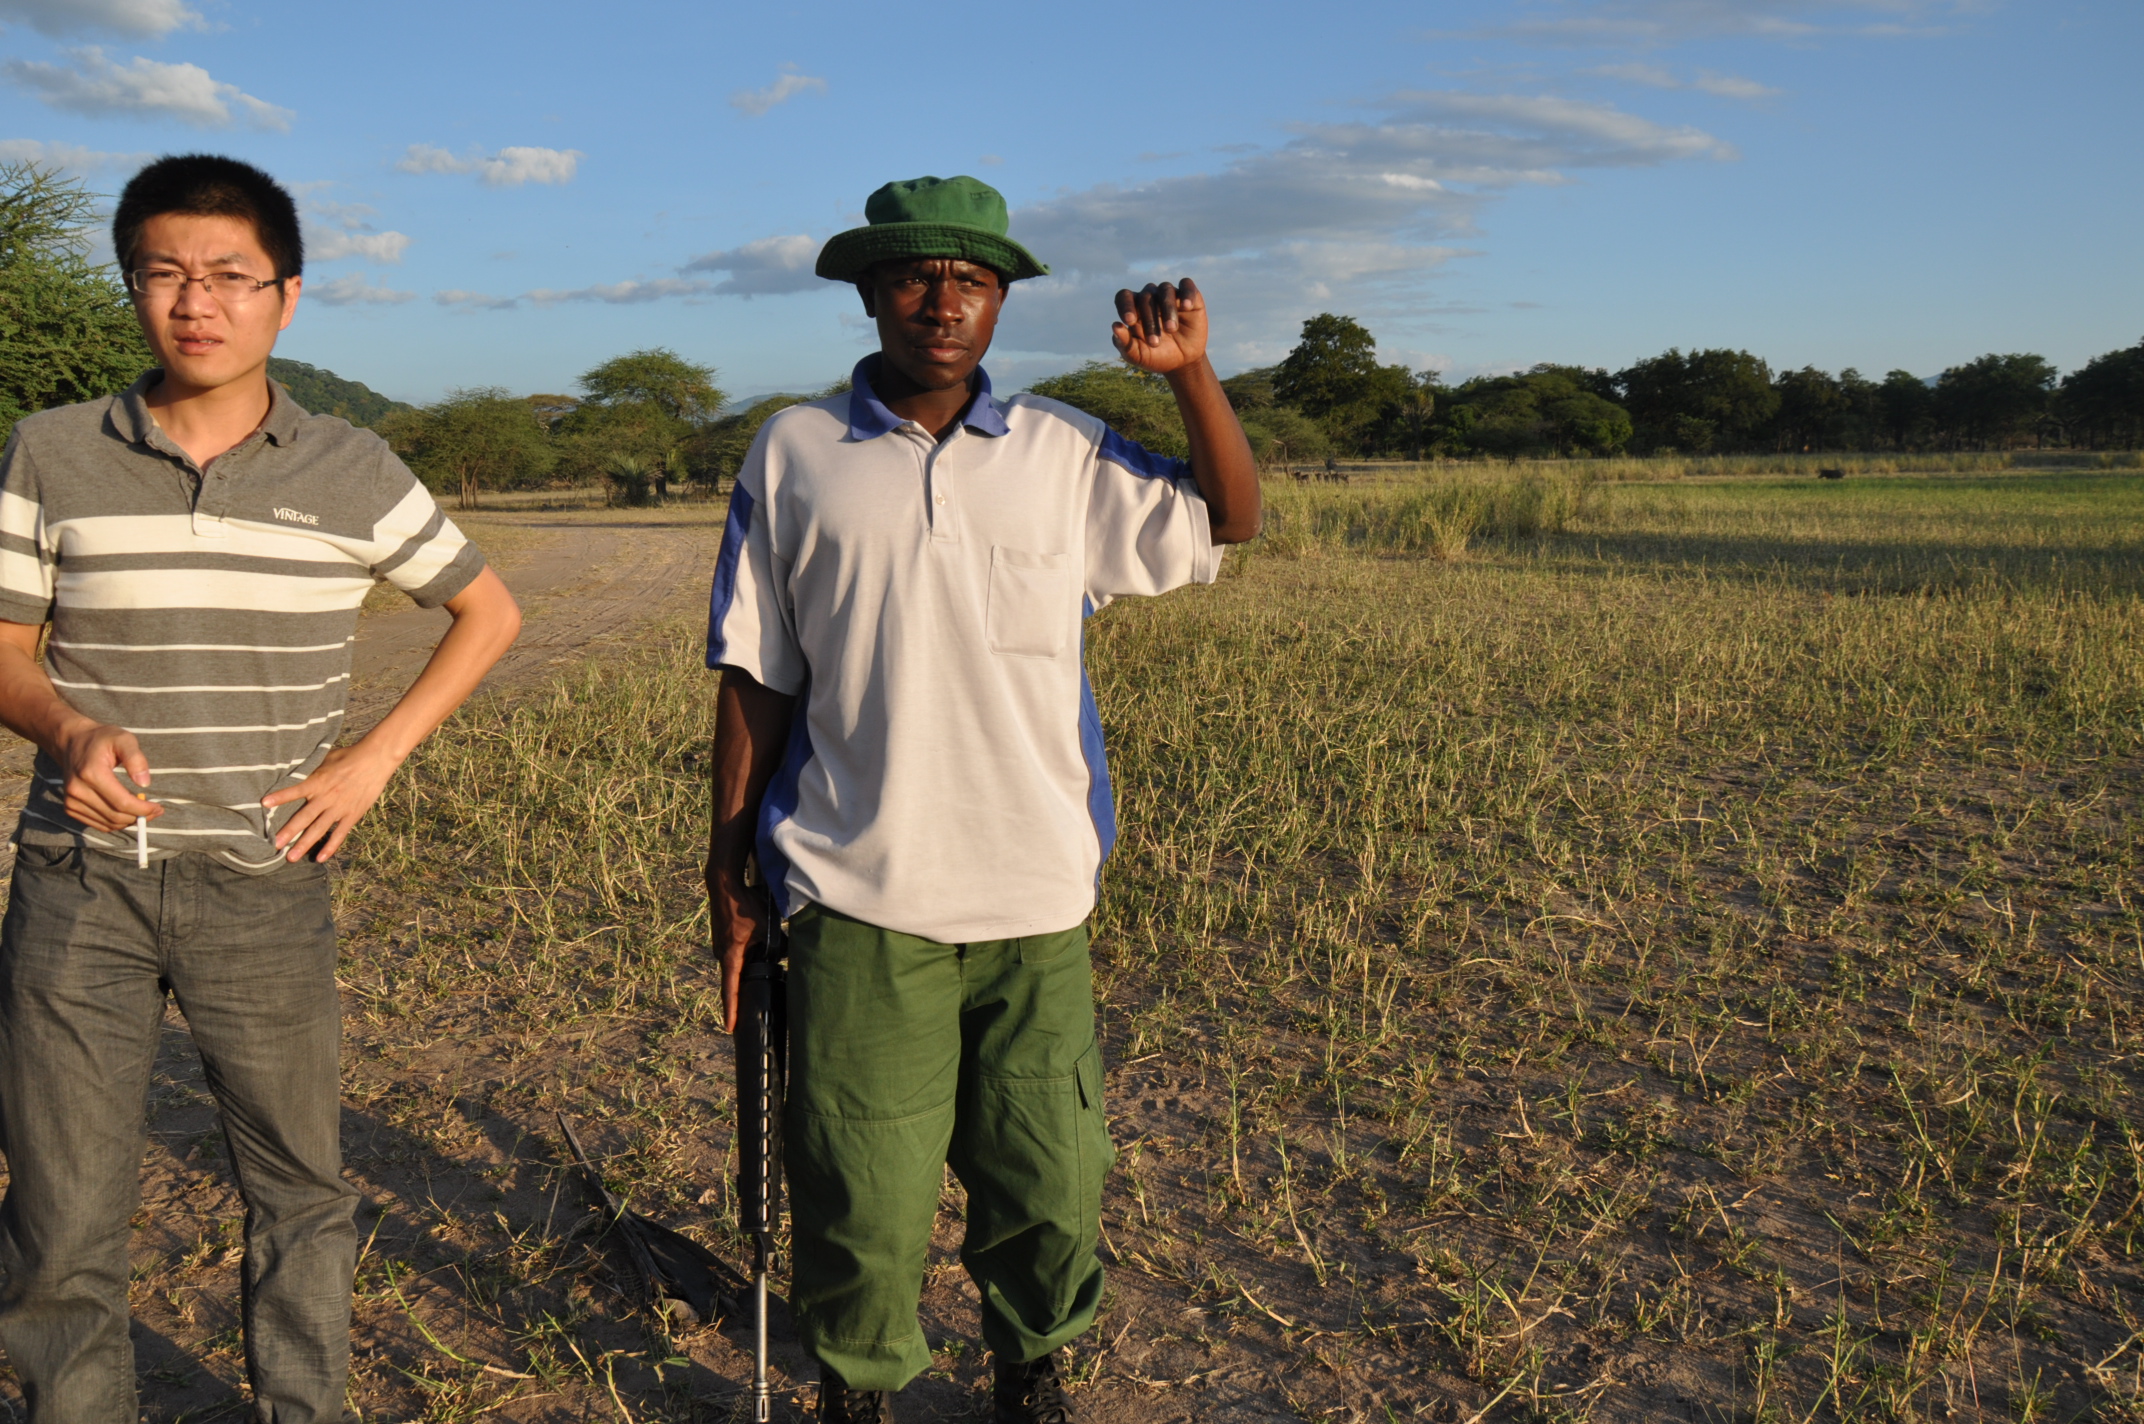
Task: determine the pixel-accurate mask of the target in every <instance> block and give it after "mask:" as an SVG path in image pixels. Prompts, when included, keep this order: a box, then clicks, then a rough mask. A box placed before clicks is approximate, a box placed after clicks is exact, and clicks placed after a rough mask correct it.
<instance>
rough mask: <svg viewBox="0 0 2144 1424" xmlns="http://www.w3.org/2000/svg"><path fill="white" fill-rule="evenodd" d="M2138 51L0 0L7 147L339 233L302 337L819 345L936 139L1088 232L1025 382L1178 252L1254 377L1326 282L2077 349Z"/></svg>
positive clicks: (1735, 328)
mask: <svg viewBox="0 0 2144 1424" xmlns="http://www.w3.org/2000/svg"><path fill="white" fill-rule="evenodd" d="M2139 55H2144V5H2140V4H2138V3H2137V0H2031V3H2030V4H2027V3H2025V0H1519V3H1505V4H1487V3H1417V4H1412V5H1401V4H1351V5H1336V6H1322V7H1320V6H1305V5H1300V4H1297V5H1290V6H1286V7H1283V6H1279V5H1272V4H1264V3H1245V2H1244V0H1235V3H1229V4H1225V5H1224V4H1208V3H1161V4H1154V3H1146V4H1125V3H1116V0H1099V3H1096V2H1095V0H1090V3H1086V4H1083V5H1079V6H1065V5H1051V6H1027V5H1020V4H1017V3H1015V4H1013V5H1009V6H998V7H989V8H987V9H983V8H974V9H970V8H962V9H951V8H949V9H947V10H945V11H944V12H943V14H942V15H934V14H933V13H932V12H931V11H930V9H929V8H928V7H927V6H911V7H906V8H905V9H889V8H888V7H885V6H883V5H854V4H824V3H776V4H758V5H751V6H743V5H729V6H708V5H680V4H671V5H653V4H643V3H637V0H614V3H612V4H609V5H606V6H600V7H598V6H573V7H567V6H545V5H541V4H535V5H530V4H518V5H513V6H507V5H503V4H489V3H461V4H439V3H434V4H430V5H423V6H419V5H414V4H406V3H401V0H373V3H370V4H367V5H364V6H346V5H336V6H328V5H292V4H283V5H279V6H273V7H271V6H268V5H266V4H263V3H261V0H0V159H5V158H42V159H45V160H47V161H53V162H58V163H62V164H65V165H67V166H70V167H72V168H74V169H75V170H76V171H78V172H81V173H82V174H84V175H85V176H86V177H87V178H88V179H89V180H90V181H91V182H92V183H93V184H94V185H95V186H97V187H98V188H100V189H101V190H103V191H107V192H110V191H116V189H117V187H118V185H119V184H121V183H123V182H124V181H125V178H126V177H127V175H128V174H129V173H130V172H131V171H132V170H133V168H134V167H136V166H138V165H139V163H140V162H141V161H143V159H144V158H146V157H149V156H153V155H155V154H158V153H166V152H177V151H187V150H212V151H220V152H227V153H232V154H235V155H238V156H240V157H243V158H246V159H249V160H251V161H253V162H256V163H258V164H260V165H262V166H263V167H265V168H267V169H268V170H269V171H271V172H273V173H275V174H276V175H277V176H278V177H280V178H282V179H284V180H285V181H286V182H288V183H289V184H291V185H292V187H293V188H294V189H295V190H297V191H298V192H299V194H300V195H301V199H302V201H303V203H304V204H305V207H306V211H307V218H308V224H309V244H310V258H309V261H308V265H307V272H306V278H307V282H308V284H309V285H308V290H307V293H306V298H305V304H304V308H303V310H301V312H300V314H299V316H298V320H297V322H296V323H295V324H294V325H293V327H292V328H291V330H290V331H289V332H288V333H287V334H286V335H285V337H284V341H283V345H282V347H281V348H280V349H281V351H282V353H283V354H285V355H288V356H293V357H296V358H298V359H300V360H306V361H312V362H314V363H316V364H319V365H324V366H328V367H331V368H332V369H334V370H336V371H338V372H341V373H342V374H344V375H347V376H351V377H354V378H356V379H359V380H362V381H364V382H366V383H367V384H369V385H372V386H374V387H375V388H377V389H380V390H382V391H385V392H387V393H389V394H392V395H395V396H399V397H403V398H405V399H412V400H425V399H430V398H433V397H436V396H438V395H440V394H441V393H443V392H444V391H445V390H447V389H448V388H450V387H454V386H463V385H500V386H505V387H508V388H510V389H513V390H515V391H520V392H533V391H561V390H570V389H571V387H572V383H573V378H574V377H575V376H576V375H577V374H578V373H579V372H581V371H583V370H585V369H587V368H588V367H589V366H591V365H593V364H595V363H596V362H597V361H600V360H602V359H604V358H606V357H609V356H612V355H616V354H618V353H620V352H622V351H627V350H631V349H634V348H636V347H642V346H652V345H666V346H670V347H672V348H674V349H676V350H678V351H680V352H683V353H685V354H687V355H689V356H691V357H693V358H694V359H696V360H701V361H706V362H710V363H712V364H713V365H715V366H716V367H718V368H719V370H720V372H721V381H722V383H723V385H724V386H725V388H726V389H728V390H730V391H731V392H732V393H737V394H742V393H750V392H755V391H765V390H783V389H800V388H807V387H812V386H817V385H821V384H824V383H825V382H826V381H828V380H831V379H832V378H834V377H836V376H838V375H841V374H843V373H845V372H846V371H847V370H848V368H849V366H850V365H851V364H853V362H854V361H855V360H856V358H857V357H858V356H859V355H860V354H862V353H863V352H864V351H865V350H868V349H869V348H870V346H871V345H872V340H871V333H870V331H869V329H868V328H867V327H866V326H865V325H864V324H863V323H862V321H861V318H860V311H859V308H858V307H857V304H856V300H855V296H854V294H853V292H851V291H849V290H847V289H844V288H839V287H836V286H834V285H833V284H830V283H825V282H821V281H819V280H817V279H816V278H814V277H812V276H811V273H810V266H811V258H812V256H813V254H814V253H815V252H816V250H817V247H818V244H819V243H821V242H823V241H824V240H825V239H826V238H827V237H828V236H830V235H831V234H833V233H834V232H836V231H838V230H840V229H841V228H843V227H845V226H849V225H852V224H854V223H858V222H861V221H862V208H863V200H864V198H865V196H866V195H867V194H868V193H869V192H870V190H871V189H872V188H874V187H876V186H877V185H878V184H879V183H881V182H884V181H886V180H887V179H890V178H906V177H913V176H916V175H919V174H924V173H936V174H953V173H972V174H975V175H977V176H979V177H982V178H984V179H985V180H986V181H988V182H991V183H993V184H995V185H996V186H998V187H999V188H1001V189H1002V190H1003V191H1004V192H1005V194H1006V196H1007V198H1008V199H1009V201H1010V202H1011V204H1012V207H1013V232H1014V235H1015V236H1017V237H1021V238H1022V239H1023V240H1026V241H1027V242H1028V243H1029V244H1030V245H1031V246H1033V247H1034V248H1035V249H1036V250H1037V252H1038V254H1039V255H1040V256H1041V257H1042V259H1043V260H1044V261H1045V262H1048V263H1050V264H1051V265H1052V266H1053V268H1054V269H1055V271H1054V274H1053V276H1052V277H1050V278H1048V279H1044V280H1042V281H1038V282H1033V283H1024V284H1022V285H1021V286H1020V287H1017V288H1015V289H1014V292H1013V295H1012V298H1011V300H1010V301H1009V303H1008V305H1007V308H1006V316H1005V320H1004V324H1003V325H1002V326H1001V328H1000V336H999V341H998V348H997V351H996V352H995V353H994V356H993V360H992V363H991V365H992V369H993V371H994V373H995V374H996V375H997V377H998V380H999V383H1000V385H1001V386H1008V385H1018V384H1021V383H1023V382H1024V381H1025V380H1028V379H1032V378H1034V377H1037V376H1040V375H1044V374H1048V373H1050V372H1054V371H1058V370H1063V369H1066V368H1068V367H1070V366H1072V365H1075V364H1077V363H1078V362H1079V361H1082V360H1085V359H1090V358H1094V357H1100V356H1105V355H1107V354H1108V352H1109V340H1108V323H1109V320H1110V316H1111V305H1110V296H1111V294H1112V293H1113V292H1114V291H1115V290H1116V289H1117V288H1118V287H1119V286H1122V285H1126V284H1127V283H1132V284H1136V283H1137V282H1140V281H1146V280H1150V279H1152V278H1154V277H1156V276H1171V277H1173V276H1177V275H1182V274H1190V275H1194V276H1197V277H1199V278H1200V280H1201V283H1202V285H1204V286H1205V287H1206V289H1207V290H1208V292H1209V294H1210V296H1211V297H1212V300H1213V307H1214V324H1215V334H1216V335H1215V357H1216V361H1217V364H1219V365H1220V366H1221V368H1222V370H1223V372H1224V373H1227V372H1229V371H1232V370H1236V369H1241V368H1243V367H1245V366H1249V365H1256V364H1263V363H1267V362H1271V361H1274V360H1277V359H1279V357H1281V356H1282V355H1284V354H1285V353H1286V351H1287V349H1288V348H1289V346H1290V345H1292V344H1293V341H1294V337H1295V334H1296V332H1297V330H1298V328H1299V327H1300V324H1301V322H1302V321H1303V319H1304V318H1305V317H1307V316H1310V315H1313V314H1315V313H1317V312H1319V311H1327V310H1330V311H1340V312H1346V313H1350V314H1352V315H1354V316H1356V317H1357V318H1359V319H1360V320H1362V321H1363V322H1364V323H1365V324H1366V325H1367V326H1369V327H1370V329H1371V330H1372V331H1373V332H1375V333H1376V335H1377V337H1378V340H1379V350H1380V353H1381V355H1382V356H1383V358H1384V359H1386V360H1388V361H1404V362H1406V363H1408V364H1409V365H1411V366H1415V367H1417V368H1435V369H1439V370H1443V371H1445V372H1447V373H1448V375H1450V376H1452V377H1463V376H1465V375H1468V374H1471V373H1475V372H1479V371H1484V370H1502V369H1509V368H1512V367H1516V366H1524V365H1529V364H1531V363H1533V362H1535V361H1550V360H1553V361H1567V362H1576V363H1581V364H1586V365H1601V366H1607V367H1610V368H1611V369H1612V368H1617V367H1620V366H1623V365H1626V364H1628V363H1629V362H1631V361H1633V360H1635V359H1637V358H1639V357H1643V356H1647V355H1651V354H1654V353H1656V352H1658V351H1661V350H1664V349H1666V348H1667V347H1669V346H1671V345H1674V346H1683V347H1686V348H1687V347H1691V346H1708V345H1731V346H1739V347H1745V348H1747V349H1749V350H1752V351H1755V352H1756V353H1758V354H1759V355H1761V356H1763V357H1765V358H1766V359H1767V360H1769V361H1771V362H1772V363H1773V365H1774V366H1775V367H1796V366H1801V365H1804V364H1814V365H1817V366H1821V367H1824V368H1826V369H1830V370H1837V369H1839V368H1840V367H1844V366H1855V367H1858V368H1860V369H1861V370H1862V371H1864V372H1867V373H1872V374H1881V373H1882V372H1884V371H1886V370H1890V369H1892V368H1898V367H1902V368H1904V369H1907V370H1910V371H1913V372H1915V373H1917V374H1922V375H1927V374H1932V373H1934V372H1936V371H1939V370H1941V369H1942V368H1943V367H1944V366H1947V365H1952V364H1956V363H1958V362H1961V361H1965V360H1968V359H1970V358H1972V357H1974V356H1977V355H1979V354H1981V353H1983V352H1987V351H2035V352H2039V353H2041V354H2043V355H2045V356H2047V357H2048V358H2049V359H2051V360H2053V361H2054V362H2055V363H2056V364H2057V365H2059V366H2061V367H2063V368H2064V369H2072V368H2074V367H2076V366H2078V365H2081V364H2082V363H2083V362H2084V361H2086V360H2088V359H2089V358H2090V357H2092V356H2094V355H2096V354H2098V353H2100V352H2103V351H2107V350H2110V349H2113V348H2116V347H2121V346H2127V345H2131V344H2133V343H2135V342H2136V341H2137V340H2138V339H2139V338H2140V337H2144V276H2140V273H2144V261H2140V260H2139V259H2138V256H2137V252H2138V233H2139V231H2140V230H2144V224H2140V221H2139V219H2140V218H2144V182H2140V181H2139V180H2140V178H2144V156H2140V155H2144V143H2140V141H2139V136H2140V135H2144V86H2140V85H2138V84H2137V82H2136V78H2135V64H2136V59H2137V57H2138V56H2139Z"/></svg>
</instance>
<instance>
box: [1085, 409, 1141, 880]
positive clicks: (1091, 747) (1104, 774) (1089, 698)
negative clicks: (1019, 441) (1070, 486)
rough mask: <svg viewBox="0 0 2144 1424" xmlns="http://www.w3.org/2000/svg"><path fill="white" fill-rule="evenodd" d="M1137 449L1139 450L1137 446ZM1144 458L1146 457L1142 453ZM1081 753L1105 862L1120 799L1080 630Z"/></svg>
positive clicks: (1090, 605)
mask: <svg viewBox="0 0 2144 1424" xmlns="http://www.w3.org/2000/svg"><path fill="white" fill-rule="evenodd" d="M1132 448H1133V449H1135V450H1137V449H1138V448H1139V447H1138V446H1136V445H1134V446H1133V447H1132ZM1140 453H1141V454H1144V453H1146V452H1145V451H1140ZM1080 602H1081V608H1080V616H1081V617H1082V618H1085V617H1089V616H1091V615H1092V614H1093V613H1094V602H1093V600H1092V599H1082V600H1080ZM1079 641H1080V669H1079V753H1080V756H1081V757H1082V758H1084V759H1085V761H1086V763H1087V816H1088V818H1089V819H1090V820H1092V821H1093V822H1094V839H1095V841H1096V843H1097V844H1099V845H1100V846H1101V848H1102V860H1105V861H1106V860H1108V859H1109V853H1110V852H1111V851H1112V850H1115V849H1116V847H1117V799H1116V796H1115V795H1114V794H1113V793H1112V791H1111V788H1110V785H1109V754H1108V752H1107V751H1106V750H1104V748H1103V746H1102V709H1101V708H1100V707H1099V706H1097V705H1096V704H1095V700H1094V684H1093V683H1091V682H1089V681H1088V680H1087V662H1086V654H1087V633H1086V630H1085V629H1084V628H1083V629H1081V630H1080V639H1079ZM1094 879H1095V884H1096V885H1097V886H1099V885H1100V884H1101V881H1102V867H1101V864H1100V862H1097V863H1096V865H1095V868H1094Z"/></svg>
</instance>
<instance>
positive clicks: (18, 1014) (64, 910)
mask: <svg viewBox="0 0 2144 1424" xmlns="http://www.w3.org/2000/svg"><path fill="white" fill-rule="evenodd" d="M167 990H168V991H169V992H170V993H171V994H172V995H173V996H174V997H175V998H176V999H177V1000H178V1004H179V1008H180V1010H181V1011H182V1012H184V1013H185V1015H186V1024H187V1028H188V1029H189V1030H190V1031H191V1032H192V1034H193V1039H194V1043H195V1046H196V1047H198V1048H199V1049H200V1051H201V1061H202V1064H203V1066H204V1067H205V1068H206V1069H207V1073H208V1085H209V1088H210V1089H211V1091H213V1092H214V1093H215V1095H216V1103H217V1106H218V1107H219V1108H220V1109H221V1112H222V1118H223V1132H224V1141H225V1142H226V1143H227V1144H228V1146H229V1149H230V1157H231V1164H232V1166H233V1168H234V1169H235V1171H236V1173H237V1177H238V1186H239V1190H240V1191H241V1192H242V1193H243V1194H244V1196H245V1200H246V1251H245V1268H244V1276H245V1284H244V1294H243V1304H242V1309H243V1320H244V1325H245V1337H246V1373H247V1376H248V1378H249V1379H250V1380H251V1382H252V1386H253V1398H254V1408H255V1410H256V1413H257V1416H258V1418H259V1419H261V1420H263V1421H272V1424H314V1422H315V1421H335V1420H339V1419H341V1418H342V1412H343V1392H344V1384H345V1378H346V1376H347V1374H348V1372H349V1360H350V1277H351V1272H352V1270H353V1269H354V1268H355V1264H356V1249H357V1229H356V1225H355V1222H354V1219H353V1218H354V1213H355V1210H356V1205H357V1192H356V1190H355V1189H354V1188H353V1187H351V1186H350V1185H349V1184H348V1183H347V1182H345V1181H344V1180H343V1177H342V1150H341V1143H340V1141H339V1140H338V1135H337V1130H338V1126H339V1117H340V1109H341V1081H340V1080H341V1047H342V1029H341V1014H340V1004H339V1002H338V1000H337V997H336V990H335V926H334V921H333V919H332V917H331V916H330V914H329V910H328V884H327V872H326V870H325V869H324V868H323V867H321V866H317V865H312V864H309V863H301V864H298V865H294V866H288V867H285V868H283V869H280V870H277V871H276V872H274V873H273V874H269V875H263V876H249V875H241V874H239V873H238V872H237V871H234V870H228V869H225V868H224V867H223V866H221V865H219V864H217V863H216V862H214V861H212V860H211V859H209V858H208V857H207V856H205V855H182V856H178V857H175V858H173V859H170V860H164V861H159V862H157V863H155V864H152V865H151V866H149V868H147V869H146V870H143V869H138V868H136V866H135V865H134V863H133V862H132V861H131V860H123V859H119V858H117V857H114V856H108V855H104V854H101V853H99V852H95V851H79V850H65V849H60V850H55V849H51V848H47V847H39V846H28V845H26V846H24V847H22V849H21V851H20V853H19V854H18V855H17V857H16V860H15V880H14V896H13V899H12V900H11V901H10V902H9V904H8V907H7V919H6V922H5V924H4V925H0V1151H4V1152H5V1153H6V1154H7V1161H8V1169H9V1173H10V1181H9V1184H8V1190H7V1199H6V1200H5V1202H0V1269H4V1271H5V1272H6V1282H5V1285H4V1287H0V1344H4V1345H5V1347H6V1349H7V1355H8V1359H9V1361H10V1363H12V1364H13V1365H14V1367H15V1370H16V1373H17V1374H18V1375H19V1376H20V1378H21V1381H22V1389H23V1393H24V1395H25V1396H26V1398H27V1400H28V1403H29V1407H30V1419H31V1420H32V1421H33V1424H133V1421H135V1420H136V1419H137V1418H138V1417H139V1414H138V1410H137V1406H136V1402H135V1394H134V1346H133V1342H132V1341H131V1340H130V1339H129V1338H128V1333H127V1330H128V1321H127V1276H128V1271H127V1245H128V1238H129V1235H130V1232H129V1228H128V1219H129V1218H130V1217H131V1216H132V1215H133V1214H134V1210H135V1208H136V1207H137V1206H138V1205H139V1202H140V1196H141V1163H142V1153H143V1149H144V1146H145V1138H146V1128H145V1121H144V1119H145V1115H146V1103H147V1096H148V1090H149V1074H150V1068H151V1065H152V1063H153V1062H154V1060H155V1057H156V1044H157V1035H158V1029H159V1025H160V1023H161V1021H162V1018H163V1011H164V994H165V992H166V991H167Z"/></svg>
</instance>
